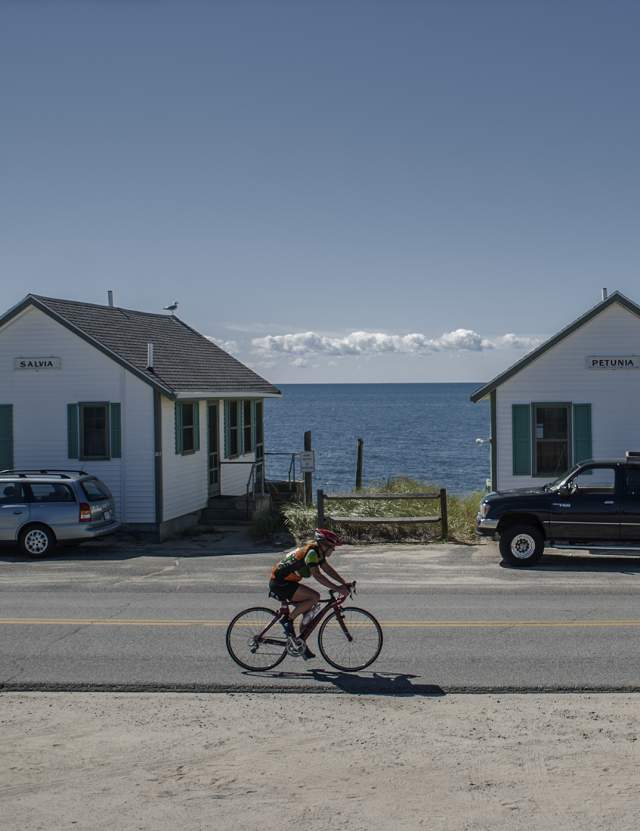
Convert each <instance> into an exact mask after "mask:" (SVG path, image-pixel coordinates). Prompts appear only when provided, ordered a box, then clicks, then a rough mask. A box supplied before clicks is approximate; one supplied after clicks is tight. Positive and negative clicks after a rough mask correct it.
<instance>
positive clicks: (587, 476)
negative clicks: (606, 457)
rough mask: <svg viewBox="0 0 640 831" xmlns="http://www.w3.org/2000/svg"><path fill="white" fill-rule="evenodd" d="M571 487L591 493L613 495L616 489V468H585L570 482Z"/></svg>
mask: <svg viewBox="0 0 640 831" xmlns="http://www.w3.org/2000/svg"><path fill="white" fill-rule="evenodd" d="M569 484H570V487H571V488H572V489H573V488H575V487H577V488H578V490H580V491H584V492H589V493H613V492H614V491H615V489H616V469H615V467H588V468H583V469H582V470H581V471H580V473H578V474H576V475H575V476H574V477H573V478H572V479H571V481H570V483H569Z"/></svg>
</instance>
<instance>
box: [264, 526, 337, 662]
mask: <svg viewBox="0 0 640 831" xmlns="http://www.w3.org/2000/svg"><path fill="white" fill-rule="evenodd" d="M339 545H342V540H341V539H340V537H339V536H338V535H337V534H335V533H334V532H333V531H329V530H328V529H326V528H316V529H315V531H314V532H313V539H312V540H310V541H309V542H307V543H306V544H305V545H302V546H300V548H296V549H295V550H294V551H290V552H289V553H288V554H286V555H285V556H284V557H283V558H282V560H280V562H279V563H277V564H276V565H275V566H274V567H273V570H272V572H271V580H270V581H269V596H270V597H275V598H276V599H277V600H288V601H291V602H292V603H294V604H295V606H294V608H293V611H292V612H291V614H290V615H289V619H287V620H284V621H283V623H282V625H283V626H284V630H285V633H286V635H287V637H290V638H295V637H296V634H295V630H294V628H293V621H294V620H295V619H296V618H297V617H298V615H304V617H303V618H302V626H304V625H305V624H306V623H307V622H308V620H307V618H306V615H307V614H309V613H310V612H311V610H312V609H313V607H314V606H315V605H316V603H317V602H318V601H319V600H320V594H319V593H318V592H317V591H316V590H315V589H312V588H310V587H309V586H303V585H301V582H300V581H301V580H302V578H303V577H314V578H315V579H316V580H317V581H318V583H322V585H323V586H327V588H329V589H333V590H334V591H338V592H340V593H341V594H343V595H345V596H346V595H348V594H349V590H350V585H349V584H348V583H347V582H346V581H345V580H343V578H342V577H341V576H340V575H339V574H338V572H337V571H336V570H335V569H334V568H332V567H331V566H330V565H329V563H328V562H327V558H328V557H330V556H331V555H332V554H333V552H334V550H335V549H336V548H337V547H338V546H339ZM323 572H324V574H323ZM325 575H328V576H327V577H325ZM328 578H332V580H336V581H337V583H338V585H336V584H335V583H332V582H331V580H330V579H328ZM302 657H303V658H304V659H305V660H309V659H310V658H315V655H314V654H313V652H311V650H310V649H309V647H308V646H307V647H306V648H305V651H304V652H303V653H302Z"/></svg>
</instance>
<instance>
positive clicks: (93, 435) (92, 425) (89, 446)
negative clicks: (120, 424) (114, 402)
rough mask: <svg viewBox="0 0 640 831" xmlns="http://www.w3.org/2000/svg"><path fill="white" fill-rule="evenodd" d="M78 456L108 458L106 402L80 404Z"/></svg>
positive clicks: (107, 406)
mask: <svg viewBox="0 0 640 831" xmlns="http://www.w3.org/2000/svg"><path fill="white" fill-rule="evenodd" d="M80 458H81V459H108V458H109V405H108V404H80Z"/></svg>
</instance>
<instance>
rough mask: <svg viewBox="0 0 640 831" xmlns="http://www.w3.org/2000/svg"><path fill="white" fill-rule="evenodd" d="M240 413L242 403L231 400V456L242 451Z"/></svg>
mask: <svg viewBox="0 0 640 831" xmlns="http://www.w3.org/2000/svg"><path fill="white" fill-rule="evenodd" d="M239 414H240V403H239V402H238V401H229V456H237V455H238V454H239V452H240V436H239V435H238V433H239V432H240V425H239Z"/></svg>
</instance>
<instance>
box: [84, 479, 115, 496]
mask: <svg viewBox="0 0 640 831" xmlns="http://www.w3.org/2000/svg"><path fill="white" fill-rule="evenodd" d="M81 487H82V490H83V491H84V495H85V496H86V497H87V501H88V502H100V500H101V499H111V492H110V491H109V488H108V487H107V486H106V485H105V484H104V482H99V481H98V480H97V479H84V480H83V482H81Z"/></svg>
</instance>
